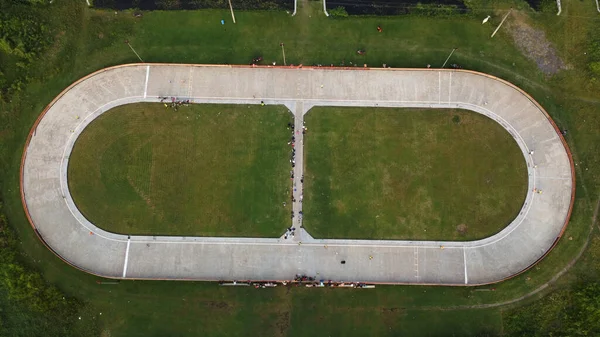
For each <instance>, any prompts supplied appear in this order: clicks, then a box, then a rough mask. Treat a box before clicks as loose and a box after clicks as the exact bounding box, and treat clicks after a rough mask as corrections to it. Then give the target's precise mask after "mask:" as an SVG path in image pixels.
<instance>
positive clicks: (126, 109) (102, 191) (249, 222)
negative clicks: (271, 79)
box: [68, 103, 292, 237]
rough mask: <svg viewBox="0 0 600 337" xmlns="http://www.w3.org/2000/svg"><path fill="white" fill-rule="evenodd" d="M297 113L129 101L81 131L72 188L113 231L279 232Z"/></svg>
mask: <svg viewBox="0 0 600 337" xmlns="http://www.w3.org/2000/svg"><path fill="white" fill-rule="evenodd" d="M291 121H292V114H291V113H290V112H289V111H288V109H287V108H285V107H283V106H264V107H261V106H246V105H204V104H202V105H197V104H192V105H190V106H187V107H186V106H183V107H181V108H180V109H179V110H178V111H177V112H175V111H173V109H171V108H165V107H164V106H163V104H157V103H154V104H152V103H138V104H128V105H123V106H120V107H117V108H114V109H112V110H110V111H108V112H106V113H105V114H103V115H102V116H100V117H99V118H98V119H96V120H94V121H93V122H92V123H91V124H90V125H89V126H88V127H87V128H86V129H85V130H84V132H83V133H82V135H81V136H80V138H78V139H77V142H76V143H75V147H74V149H73V153H72V155H71V158H70V160H69V172H68V174H69V189H70V191H71V193H72V195H73V199H74V200H75V203H76V204H77V207H78V208H79V209H80V210H81V212H82V213H83V214H84V215H85V216H86V218H87V219H88V220H90V221H91V222H93V223H94V224H96V225H98V226H99V227H101V228H103V229H105V230H108V231H111V232H117V233H123V234H147V235H161V234H162V235H184V236H191V235H195V236H198V235H201V236H271V237H276V236H279V235H281V233H283V232H284V231H285V228H287V226H288V225H289V214H290V211H291V208H290V206H291V205H290V204H291V203H290V202H287V201H289V199H290V193H291V192H290V188H291V183H290V179H289V172H290V167H289V166H290V165H289V162H288V157H289V152H290V147H289V146H288V145H287V142H288V140H289V137H290V131H289V130H286V125H287V124H288V123H289V122H291ZM284 202H287V203H286V206H284V205H283V203H284Z"/></svg>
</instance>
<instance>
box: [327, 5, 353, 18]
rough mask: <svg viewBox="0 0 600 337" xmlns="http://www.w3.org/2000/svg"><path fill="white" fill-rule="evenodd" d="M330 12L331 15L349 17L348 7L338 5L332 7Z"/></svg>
mask: <svg viewBox="0 0 600 337" xmlns="http://www.w3.org/2000/svg"><path fill="white" fill-rule="evenodd" d="M328 12H329V15H331V16H333V17H340V18H347V17H348V12H346V8H344V6H338V7H336V8H334V9H330V10H329V11H328Z"/></svg>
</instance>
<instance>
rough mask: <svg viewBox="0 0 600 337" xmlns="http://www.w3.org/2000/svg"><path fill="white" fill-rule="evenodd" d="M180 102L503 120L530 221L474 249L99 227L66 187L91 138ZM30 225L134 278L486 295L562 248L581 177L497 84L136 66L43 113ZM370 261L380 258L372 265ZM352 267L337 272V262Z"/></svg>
mask: <svg viewBox="0 0 600 337" xmlns="http://www.w3.org/2000/svg"><path fill="white" fill-rule="evenodd" d="M159 96H175V97H179V98H182V99H190V100H192V101H193V102H195V103H238V104H260V102H261V101H264V102H265V103H267V104H285V105H286V106H288V107H289V108H290V110H292V111H294V113H295V115H296V118H297V120H298V118H299V116H300V117H301V116H303V115H304V114H305V113H306V112H307V111H308V110H309V109H310V108H311V107H313V106H379V107H431V108H463V109H468V110H472V111H475V112H478V113H481V114H484V115H486V116H488V117H489V118H491V119H493V120H495V121H496V122H498V123H500V124H501V125H502V126H503V127H504V128H505V129H506V130H507V131H508V132H509V133H510V134H511V135H512V136H513V138H514V139H515V140H516V142H517V143H518V145H519V147H520V149H521V151H522V152H523V155H524V157H525V160H526V162H527V167H528V172H529V179H528V184H529V191H528V193H527V196H526V199H525V203H524V205H523V207H522V209H521V212H520V213H519V215H518V216H517V217H516V218H515V219H514V220H513V221H512V222H511V224H509V225H508V226H507V227H506V228H504V229H503V230H502V231H500V232H499V233H497V234H495V235H493V236H490V237H488V238H485V239H482V240H477V241H469V242H445V241H396V240H319V239H313V238H312V237H310V236H309V235H308V234H307V233H305V234H304V236H303V237H302V242H301V244H300V243H298V242H289V241H285V240H282V239H281V238H273V239H269V238H220V237H155V236H127V235H120V234H114V233H110V232H106V231H104V230H102V229H100V228H97V227H96V226H94V225H93V224H92V223H90V222H89V221H88V220H87V219H85V218H84V217H83V215H82V214H81V213H80V212H79V210H78V209H77V207H76V206H75V203H74V202H73V199H72V198H71V195H70V193H69V189H68V184H67V166H68V160H69V155H70V153H71V150H72V148H73V145H74V143H75V140H76V139H77V136H78V135H79V134H80V133H81V132H82V131H83V129H84V128H85V127H86V126H87V125H88V124H89V123H90V122H91V121H92V120H93V119H94V118H96V117H98V116H99V115H101V114H102V113H104V112H105V111H108V110H109V109H111V108H113V107H115V106H118V105H123V104H128V103H135V102H157V101H158V97H159ZM20 183H21V197H22V200H23V206H24V208H25V212H26V215H27V217H28V219H29V221H30V223H31V225H32V227H33V228H34V230H35V231H36V233H37V235H38V237H39V238H40V239H41V240H42V242H44V244H45V245H46V246H47V247H48V248H49V249H51V250H52V251H53V252H54V253H55V254H56V255H58V256H59V257H60V258H61V259H63V260H64V261H65V262H67V263H69V264H71V265H72V266H74V267H76V268H78V269H80V270H83V271H86V272H88V273H92V274H95V275H98V276H103V277H110V278H123V279H179V280H220V279H229V280H234V279H235V280H247V279H250V280H289V279H291V278H293V276H294V275H295V274H307V275H319V278H322V279H327V280H329V279H331V280H336V281H352V282H357V281H360V282H374V283H393V284H437V285H479V284H486V283H493V282H498V281H501V280H504V279H507V278H510V277H512V276H515V275H517V274H519V273H521V272H523V271H525V270H527V269H528V268H530V267H531V266H533V265H534V264H535V263H537V262H538V261H539V260H540V259H541V258H543V257H544V256H545V255H546V254H547V253H548V252H549V251H550V250H551V249H552V247H554V245H555V244H556V242H557V241H558V239H559V238H560V237H561V235H562V233H563V232H564V229H565V228H566V225H567V223H568V220H569V217H570V214H571V210H572V206H573V201H574V195H575V193H574V192H575V174H574V168H573V161H572V158H571V154H570V152H569V149H568V146H567V144H566V142H565V141H564V139H563V137H562V136H561V134H560V132H559V130H558V128H557V127H556V125H555V124H554V122H553V121H552V119H551V118H550V117H549V116H548V114H547V113H546V112H545V111H544V109H543V108H542V107H541V106H540V105H539V104H538V103H537V102H536V101H535V100H533V99H532V98H531V97H530V96H529V95H527V94H526V93H525V92H523V91H522V90H520V89H519V88H517V87H515V86H514V85H512V84H510V83H508V82H506V81H503V80H501V79H498V78H495V77H493V76H489V75H485V74H481V73H476V72H471V71H463V70H446V69H369V68H360V69H356V68H354V69H342V68H301V67H246V66H214V65H176V64H130V65H122V66H116V67H112V68H106V69H102V70H100V71H97V72H95V73H93V74H90V75H88V76H86V77H84V78H82V79H80V80H79V81H77V82H75V83H74V84H72V85H71V86H69V87H68V88H67V89H65V90H64V91H63V92H62V93H61V94H60V95H59V96H58V97H56V98H55V99H54V100H53V101H52V102H51V103H50V104H49V105H48V106H47V107H46V109H45V110H44V111H43V112H42V114H41V115H40V117H39V118H38V120H37V121H36V123H35V125H34V126H33V128H32V130H31V132H30V134H29V137H28V139H27V142H26V145H25V150H24V153H23V158H22V163H21V180H20ZM369 257H373V258H369ZM341 259H343V260H346V261H348V262H347V263H346V264H344V265H342V264H340V260H341Z"/></svg>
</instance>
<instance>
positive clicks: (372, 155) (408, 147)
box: [304, 107, 527, 240]
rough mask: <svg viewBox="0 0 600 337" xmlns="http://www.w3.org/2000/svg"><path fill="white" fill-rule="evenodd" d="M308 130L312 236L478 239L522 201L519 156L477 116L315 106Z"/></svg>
mask: <svg viewBox="0 0 600 337" xmlns="http://www.w3.org/2000/svg"><path fill="white" fill-rule="evenodd" d="M306 125H307V127H309V129H310V132H309V133H307V136H306V143H305V144H306V149H305V153H306V154H305V156H306V161H307V162H306V163H307V164H306V173H305V183H306V186H305V196H306V197H305V199H304V200H305V201H304V211H305V214H306V215H305V223H304V225H305V226H306V228H307V230H308V231H309V232H310V233H311V234H312V235H313V236H315V237H318V238H323V237H325V238H360V239H411V240H474V239H480V238H484V237H488V236H490V235H493V234H495V233H497V232H498V231H500V230H501V229H502V228H504V227H506V226H507V225H508V224H509V223H510V222H511V221H512V220H513V219H514V218H515V217H516V215H517V214H518V213H519V211H520V209H521V207H522V205H523V202H524V200H525V194H526V191H527V167H526V165H525V160H524V159H523V155H522V153H521V150H520V149H519V147H518V145H517V143H516V142H515V141H514V139H513V138H512V137H511V136H510V134H509V133H508V132H506V130H505V129H504V128H503V127H502V126H501V125H499V124H498V123H496V122H494V121H492V120H491V119H489V118H487V117H485V116H483V115H479V114H477V113H475V112H471V111H465V110H450V109H448V110H439V109H388V108H330V107H327V108H324V107H317V108H313V109H312V110H311V111H310V112H309V113H308V114H307V115H306Z"/></svg>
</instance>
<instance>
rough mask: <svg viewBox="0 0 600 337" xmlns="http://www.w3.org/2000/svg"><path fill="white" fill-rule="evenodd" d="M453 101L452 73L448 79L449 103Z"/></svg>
mask: <svg viewBox="0 0 600 337" xmlns="http://www.w3.org/2000/svg"><path fill="white" fill-rule="evenodd" d="M450 102H452V73H450V78H449V79H448V103H450Z"/></svg>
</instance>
